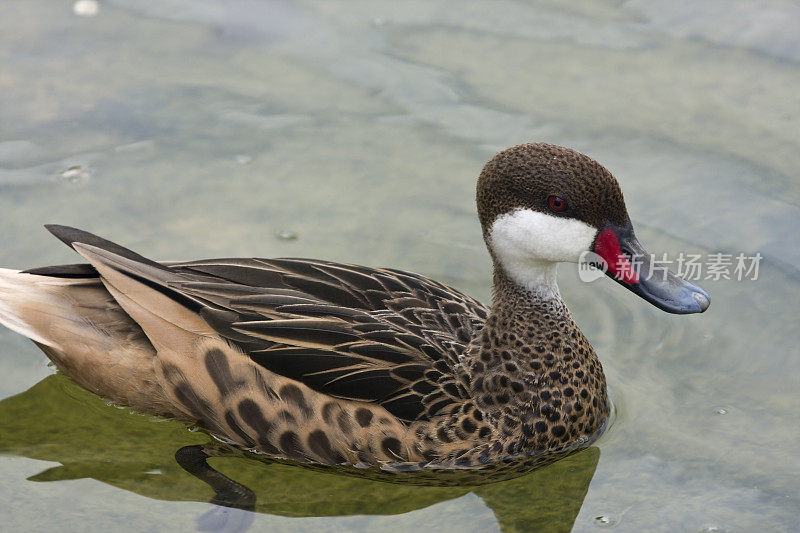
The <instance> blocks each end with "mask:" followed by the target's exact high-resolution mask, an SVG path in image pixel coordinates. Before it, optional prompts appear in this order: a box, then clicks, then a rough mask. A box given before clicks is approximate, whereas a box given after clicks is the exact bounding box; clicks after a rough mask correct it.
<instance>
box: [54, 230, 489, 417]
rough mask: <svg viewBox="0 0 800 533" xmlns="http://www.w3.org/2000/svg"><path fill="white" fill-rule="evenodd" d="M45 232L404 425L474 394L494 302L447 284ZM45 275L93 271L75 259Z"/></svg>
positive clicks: (175, 314)
mask: <svg viewBox="0 0 800 533" xmlns="http://www.w3.org/2000/svg"><path fill="white" fill-rule="evenodd" d="M48 229H50V230H51V231H52V232H53V233H54V234H56V235H57V236H58V237H59V238H61V239H62V240H63V241H64V242H66V243H67V244H69V245H70V246H72V247H73V248H75V249H76V250H78V251H82V252H83V253H91V255H92V257H93V258H94V259H95V263H96V264H95V266H96V267H97V265H102V267H103V268H105V269H107V270H108V269H110V270H108V271H107V272H106V274H102V273H101V275H104V276H112V277H114V276H116V277H117V278H119V283H121V284H124V283H125V281H124V280H125V277H129V278H132V279H133V280H135V281H136V283H139V284H145V285H147V286H148V287H149V288H150V289H154V290H155V291H157V292H158V293H160V296H159V297H162V298H163V297H166V298H167V300H164V301H165V302H171V303H170V306H171V307H170V306H162V307H164V309H162V310H161V312H162V314H163V313H167V314H169V316H168V317H167V318H168V319H174V321H176V323H184V322H185V323H186V324H188V325H189V326H191V325H192V324H195V323H196V322H198V318H201V319H202V320H201V321H200V322H199V323H203V324H208V326H210V330H211V331H214V332H216V334H218V335H220V336H221V337H223V338H224V339H227V341H228V342H230V343H231V344H234V345H236V346H238V347H239V348H241V349H242V350H243V351H244V352H245V353H247V354H248V355H249V356H250V357H251V359H252V360H253V361H255V362H257V363H258V364H260V365H261V366H263V367H265V368H266V369H268V370H270V371H272V372H274V373H276V374H279V375H282V376H284V377H287V378H290V379H295V380H298V381H300V382H302V383H304V384H306V385H307V386H309V387H311V388H312V389H315V390H317V391H319V392H322V393H325V394H329V395H331V396H336V397H340V398H347V399H352V400H359V401H366V402H376V403H379V404H381V405H383V406H384V407H385V408H386V409H387V410H388V411H389V412H391V413H392V414H394V415H395V416H397V417H398V418H400V419H402V420H406V421H413V420H425V419H429V418H430V417H432V416H434V415H436V414H437V413H439V412H441V411H443V410H446V409H447V408H448V407H449V406H453V405H454V404H459V403H461V402H462V401H463V400H465V399H467V398H468V397H469V396H468V394H467V391H466V390H464V388H463V386H462V385H461V384H460V382H458V381H457V380H456V378H455V376H456V369H455V367H456V365H457V363H458V360H459V356H461V355H462V354H463V353H464V351H465V350H466V345H467V343H468V342H469V340H470V339H471V338H472V337H473V336H474V335H475V333H476V332H477V331H478V330H479V329H480V327H481V326H482V324H483V322H484V321H485V318H486V314H487V308H486V307H485V306H483V305H481V304H480V303H478V302H477V301H475V300H473V299H472V298H470V297H468V296H466V295H464V294H462V293H460V292H458V291H456V290H454V289H452V288H450V287H447V286H446V285H443V284H441V283H438V282H435V281H433V280H430V279H428V278H425V277H423V276H419V275H416V274H411V273H408V272H402V271H398V270H390V269H380V268H369V267H362V266H356V265H347V264H340V263H332V262H326V261H317V260H309V259H216V260H202V261H192V262H185V263H164V264H159V263H155V262H153V261H150V260H149V259H146V258H144V257H142V256H140V255H138V254H136V253H135V252H132V251H130V250H127V249H125V248H123V247H121V246H119V245H117V244H114V243H112V242H110V241H106V240H105V239H101V238H99V237H96V236H94V235H91V234H88V233H86V232H82V231H80V230H76V229H74V228H67V227H63V226H53V227H50V228H48ZM39 273H40V275H52V276H65V277H70V276H87V277H93V276H96V275H97V272H96V271H95V270H94V269H92V268H91V267H90V268H83V267H74V266H65V267H49V268H47V269H44V270H41V271H40V272H39ZM120 276H121V277H120ZM176 304H177V305H176ZM167 307H169V309H167ZM184 309H185V311H184ZM152 311H153V312H159V310H158V309H155V310H152ZM198 315H199V316H198ZM170 317H171V318H170ZM203 321H204V322H203ZM187 327H188V326H187ZM190 329H191V328H190Z"/></svg>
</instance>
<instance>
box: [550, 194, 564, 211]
mask: <svg viewBox="0 0 800 533" xmlns="http://www.w3.org/2000/svg"><path fill="white" fill-rule="evenodd" d="M547 204H548V205H549V206H550V209H552V210H553V211H555V212H556V213H560V212H562V211H566V210H567V202H566V201H565V200H564V199H563V198H561V197H560V196H548V197H547Z"/></svg>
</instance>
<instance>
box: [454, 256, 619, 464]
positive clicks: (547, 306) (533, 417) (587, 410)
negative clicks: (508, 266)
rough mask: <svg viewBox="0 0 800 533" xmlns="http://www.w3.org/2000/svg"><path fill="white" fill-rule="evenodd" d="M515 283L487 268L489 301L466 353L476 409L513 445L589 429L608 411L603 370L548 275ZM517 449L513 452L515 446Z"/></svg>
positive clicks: (534, 444) (568, 437) (538, 443)
mask: <svg viewBox="0 0 800 533" xmlns="http://www.w3.org/2000/svg"><path fill="white" fill-rule="evenodd" d="M539 279H540V280H541V281H540V282H538V283H534V282H533V281H532V280H533V278H529V283H526V284H524V285H523V284H521V283H520V282H519V280H517V279H514V278H512V276H511V275H509V273H507V272H506V270H505V269H503V268H502V267H501V266H499V265H496V266H495V275H494V300H493V303H492V309H491V311H490V313H489V317H488V318H487V320H486V324H485V325H484V328H483V330H482V331H481V333H480V334H479V336H478V338H477V339H476V340H475V341H474V343H473V346H472V349H471V350H470V353H469V355H468V361H467V366H468V372H469V374H470V377H471V379H470V386H471V389H472V394H473V397H474V398H475V401H476V404H477V405H478V407H479V408H480V409H481V410H482V411H483V412H484V413H485V414H486V416H487V417H488V418H489V420H490V421H491V422H492V423H493V424H495V425H496V427H497V429H498V430H499V431H501V432H502V433H504V434H507V435H520V434H522V435H524V436H525V438H524V439H522V441H520V443H519V446H520V447H521V448H543V447H547V448H550V447H553V445H554V444H559V443H566V442H570V441H572V440H574V439H575V438H578V437H580V436H583V435H589V434H591V433H593V432H594V431H595V430H596V429H597V428H598V427H599V426H600V425H601V424H602V423H603V421H605V419H606V417H607V416H608V408H607V402H606V385H605V377H604V376H603V370H602V368H601V367H600V363H599V361H598V360H597V356H596V355H595V353H594V350H593V349H592V347H591V345H590V344H589V342H588V341H587V340H586V338H585V337H584V336H583V334H582V333H581V332H580V330H579V329H578V326H577V325H576V324H575V322H574V321H573V320H572V316H571V315H570V313H569V311H568V310H567V307H566V305H565V304H564V302H563V300H562V299H561V296H560V295H559V293H558V287H557V285H556V283H555V267H554V266H553V267H552V277H551V276H550V274H549V273H548V272H547V271H544V270H543V271H542V276H541V277H540V278H539ZM517 451H519V450H517Z"/></svg>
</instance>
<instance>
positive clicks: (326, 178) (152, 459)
mask: <svg viewBox="0 0 800 533" xmlns="http://www.w3.org/2000/svg"><path fill="white" fill-rule="evenodd" d="M93 6H94V7H96V8H97V9H93ZM0 10H2V16H0V58H2V64H3V68H2V69H0V213H2V216H1V217H0V265H2V266H4V267H15V268H25V267H31V266H37V265H44V264H57V263H65V262H74V261H76V257H75V256H74V254H71V253H70V251H69V250H68V249H67V248H66V247H64V246H62V245H61V244H60V243H59V242H58V241H56V240H55V239H53V238H52V237H51V236H50V235H49V234H48V233H47V232H46V231H44V230H43V229H41V225H42V224H45V223H53V222H54V223H60V224H69V225H73V226H77V227H80V228H85V229H87V230H89V231H93V232H96V233H99V234H101V235H103V236H106V237H108V238H111V239H113V240H115V241H118V242H120V243H122V244H124V245H126V246H129V247H131V248H133V249H135V250H137V251H139V252H141V253H142V254H144V255H146V256H149V257H152V258H155V259H162V260H171V259H191V258H200V257H224V256H260V257H279V256H295V257H297V256H300V257H317V258H324V259H331V260H339V261H345V262H351V263H359V264H365V265H374V266H394V267H397V268H402V269H407V270H411V271H415V272H419V273H421V274H424V275H427V276H430V277H433V278H434V279H438V280H441V281H444V282H446V283H449V284H452V285H454V286H456V287H458V288H459V289H461V290H463V291H465V292H467V293H469V294H471V295H473V296H475V297H477V298H479V299H482V300H484V301H486V300H487V299H488V298H489V292H490V264H489V260H488V256H487V254H486V252H485V248H484V245H483V242H482V240H481V234H480V228H479V226H478V223H477V220H476V216H475V206H474V184H475V179H476V176H477V174H478V173H479V171H480V169H481V167H482V165H483V163H484V162H485V161H486V160H488V159H489V158H490V157H491V156H492V155H493V153H494V152H496V151H497V150H500V149H502V148H504V147H507V146H511V145H514V144H518V143H520V142H526V141H534V140H535V141H539V140H541V141H548V142H553V143H556V144H563V145H566V146H570V147H572V148H575V149H578V150H580V151H583V152H585V153H587V154H589V155H591V156H593V157H595V158H596V159H598V160H599V161H600V162H602V163H603V164H605V165H606V166H607V167H608V168H609V169H610V170H611V171H612V172H613V173H614V174H615V176H616V177H617V179H618V180H619V181H620V183H621V185H622V189H623V191H624V193H625V195H626V201H627V204H628V209H629V212H630V214H631V216H632V218H633V222H634V225H635V226H636V227H637V231H638V234H639V237H640V239H641V241H642V242H643V243H644V244H645V246H646V247H647V248H648V249H649V250H650V251H651V252H658V253H660V252H666V253H668V254H669V255H670V256H672V257H676V256H678V255H679V254H680V253H693V254H703V257H710V255H709V254H714V253H723V254H733V256H736V254H739V253H744V254H746V255H747V256H748V257H750V256H753V255H754V254H756V253H760V254H761V256H762V258H763V259H762V260H761V262H760V263H759V272H758V279H757V280H752V279H745V280H737V279H735V277H734V276H732V277H734V279H730V280H726V279H719V280H715V279H710V280H701V281H699V282H698V284H699V285H701V286H703V288H705V289H706V290H707V291H708V292H709V293H710V294H711V295H712V299H713V303H712V306H711V308H710V310H709V311H708V312H706V313H705V314H703V315H691V316H674V315H668V314H665V313H662V312H660V311H659V310H658V309H656V308H654V307H652V306H649V305H648V304H647V303H646V302H644V301H643V300H641V299H639V298H637V297H635V296H634V295H632V294H630V293H629V292H627V291H625V290H623V289H622V288H621V287H619V286H617V285H615V284H613V283H611V282H610V281H608V280H604V281H598V282H596V283H592V284H586V283H582V282H581V281H580V280H579V279H578V276H577V273H576V269H575V268H574V266H570V265H567V266H562V267H561V277H560V283H561V289H562V294H563V295H564V297H565V300H566V301H567V303H568V304H569V306H570V308H571V309H572V311H573V314H574V315H575V317H576V320H577V322H578V323H579V324H580V325H581V328H582V329H583V331H584V333H585V334H586V335H587V337H588V338H589V339H590V340H591V341H592V343H593V345H594V347H595V349H596V351H597V352H598V354H599V356H600V359H601V360H602V362H603V364H604V368H605V370H606V375H607V377H608V379H609V385H610V390H611V396H612V398H613V401H614V403H615V405H616V408H617V418H616V421H615V423H614V425H613V427H612V428H611V430H610V431H609V432H608V433H607V434H606V435H605V436H604V437H603V438H602V439H601V440H600V441H599V442H598V443H597V444H596V445H595V446H594V447H592V448H590V449H588V450H586V451H584V452H581V453H579V454H577V455H575V456H572V457H570V458H568V459H565V460H563V461H560V462H558V463H556V464H554V465H552V466H550V467H547V468H545V469H543V470H540V471H538V472H535V473H533V474H531V475H529V476H525V477H522V478H518V479H515V480H511V481H507V482H503V483H498V484H493V485H486V486H483V487H478V488H468V487H465V488H452V487H451V488H435V487H423V488H419V487H405V486H402V485H392V484H386V483H381V482H376V481H367V480H359V479H354V478H349V477H342V476H335V475H331V474H328V473H319V472H311V471H307V470H303V469H299V468H293V467H289V466H284V465H275V464H272V465H266V464H261V463H256V462H253V461H246V460H243V459H227V460H226V459H217V460H215V461H216V462H214V464H215V465H216V466H217V467H218V468H219V469H220V470H222V471H223V472H225V473H226V474H228V475H230V476H231V477H233V478H234V479H237V480H238V481H240V482H242V483H244V484H245V485H248V486H250V487H251V488H252V489H253V490H255V491H256V493H257V495H258V498H259V506H258V508H257V512H256V513H247V512H244V511H242V512H238V513H236V512H232V513H227V514H226V512H224V511H222V510H221V509H220V508H215V507H214V506H212V505H211V504H209V503H207V501H208V499H209V498H210V496H211V493H210V490H209V489H208V487H206V486H205V485H203V484H202V483H201V482H200V481H197V480H196V479H194V478H192V477H191V476H189V475H188V474H186V473H185V472H183V471H182V470H181V469H180V468H179V467H178V466H177V465H176V464H175V463H174V461H173V459H172V455H173V453H174V451H175V450H177V449H178V448H179V447H180V446H183V445H186V444H191V443H203V442H205V441H206V437H205V436H204V435H203V434H201V433H197V432H190V431H188V430H187V429H186V428H185V427H184V426H183V425H182V424H179V423H176V422H171V421H159V420H155V419H153V418H152V417H148V416H144V415H140V414H135V413H130V412H128V410H126V409H120V408H118V407H115V406H111V405H106V403H105V402H104V401H103V400H101V399H99V398H96V397H94V396H92V395H91V394H89V393H86V392H84V391H82V390H81V389H79V388H77V387H76V386H75V385H73V384H71V382H69V380H67V379H66V378H64V377H63V376H60V375H53V374H54V372H53V370H52V369H51V368H50V367H48V366H47V360H46V358H45V356H44V355H43V354H42V353H41V352H39V350H38V349H37V348H36V347H35V346H34V345H33V344H31V343H30V342H29V341H27V340H26V339H24V338H22V337H20V336H19V335H16V334H14V333H12V332H10V331H8V330H5V329H2V330H0V398H3V400H2V401H0V501H2V502H3V504H2V507H3V509H4V510H3V513H2V514H3V530H4V531H26V530H47V529H56V528H57V529H58V530H61V531H85V530H104V529H107V528H108V529H111V528H112V527H113V529H114V530H115V531H144V530H154V531H155V530H159V531H160V530H171V531H191V530H194V529H197V528H200V529H203V528H205V529H209V528H210V529H217V530H219V529H220V528H228V529H227V530H230V531H234V530H237V528H238V530H243V529H245V528H247V527H248V526H250V528H251V530H269V531H284V530H285V531H290V530H291V531H312V530H313V531H349V530H378V529H380V530H387V531H407V530H410V529H412V528H426V529H427V528H435V529H436V530H437V531H464V530H469V531H472V530H475V531H493V530H499V529H502V530H504V531H524V530H528V529H536V528H538V529H539V530H544V531H569V530H570V529H571V528H572V529H573V530H574V531H595V530H600V529H611V530H614V531H665V532H671V531H698V532H699V531H760V530H770V531H790V530H793V529H794V528H796V527H797V523H798V520H800V501H799V500H798V494H800V476H798V472H800V453H798V448H800V424H799V423H798V416H797V413H798V412H800V394H798V387H797V383H798V378H799V377H800V348H798V346H799V345H800V344H799V343H798V341H800V321H799V320H798V307H797V305H798V304H797V302H798V299H799V298H800V269H798V264H800V239H799V238H798V231H797V227H798V224H800V179H798V171H800V92H798V90H797V88H798V87H800V32H798V31H797V28H798V25H800V8H798V7H797V5H796V4H793V3H791V2H784V1H781V0H769V1H767V2H755V1H750V2H737V3H736V4H735V5H734V6H731V5H730V4H729V3H728V2H723V1H717V0H699V1H693V2H688V1H678V2H675V1H672V2H666V1H661V0H658V1H647V2H645V1H639V0H633V1H628V2H619V1H603V2H596V1H591V2H590V1H577V2H569V3H559V2H554V1H546V0H545V1H541V2H511V1H502V2H501V1H498V2H464V1H450V2H435V3H434V2H423V1H419V2H393V3H388V2H387V3H377V2H367V1H363V2H316V3H314V2H289V1H264V2H256V1H253V0H229V1H222V0H219V1H196V0H191V1H190V0H162V1H160V2H154V3H141V2H136V1H133V0H108V1H102V2H100V3H99V4H95V3H93V2H92V1H91V0H88V1H87V0H83V1H82V2H79V3H78V4H75V3H73V2H72V1H70V0H65V1H56V0H41V1H39V0H37V1H31V0H7V1H6V2H4V3H3V5H2V7H1V8H0ZM76 13H77V14H76ZM705 274H706V272H705V271H703V275H705Z"/></svg>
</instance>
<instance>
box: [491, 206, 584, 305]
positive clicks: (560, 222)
mask: <svg viewBox="0 0 800 533" xmlns="http://www.w3.org/2000/svg"><path fill="white" fill-rule="evenodd" d="M596 235H597V229H596V228H594V227H592V226H590V225H588V224H586V223H585V222H582V221H580V220H576V219H573V218H563V217H556V216H553V215H548V214H546V213H542V212H540V211H534V210H532V209H516V210H514V211H512V212H510V213H506V214H504V215H500V216H499V217H497V219H495V221H494V222H493V223H492V226H491V228H490V229H489V235H488V243H489V246H490V247H491V249H492V252H493V253H494V255H495V257H496V258H497V260H498V261H499V262H500V264H501V266H502V268H503V270H504V271H505V272H506V274H507V275H508V276H509V277H510V278H511V280H512V281H514V282H515V283H516V284H517V285H519V286H520V287H522V288H524V289H526V290H527V291H528V292H530V293H531V295H532V296H533V297H535V298H537V299H546V300H549V299H553V298H560V294H559V292H558V284H557V283H556V278H557V274H556V267H557V265H558V263H559V262H562V261H565V262H571V263H576V262H578V259H579V258H580V255H581V253H582V252H584V251H586V250H589V249H590V247H591V245H592V242H593V241H594V238H595V236H596Z"/></svg>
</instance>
